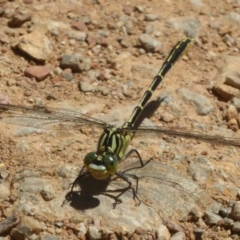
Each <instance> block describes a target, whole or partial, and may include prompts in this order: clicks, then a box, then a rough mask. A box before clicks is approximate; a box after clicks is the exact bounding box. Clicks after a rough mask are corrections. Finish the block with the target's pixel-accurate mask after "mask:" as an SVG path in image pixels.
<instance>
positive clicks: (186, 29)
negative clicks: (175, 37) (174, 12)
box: [167, 17, 201, 38]
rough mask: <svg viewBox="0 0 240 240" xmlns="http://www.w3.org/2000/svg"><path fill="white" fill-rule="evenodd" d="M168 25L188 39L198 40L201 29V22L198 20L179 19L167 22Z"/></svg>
mask: <svg viewBox="0 0 240 240" xmlns="http://www.w3.org/2000/svg"><path fill="white" fill-rule="evenodd" d="M167 24H169V25H170V26H172V27H173V28H175V29H176V30H178V31H181V32H183V33H184V34H186V35H187V36H188V37H191V38H197V37H198V32H199V30H200V27H201V22H200V20H199V19H198V18H193V17H177V18H171V19H169V20H167Z"/></svg>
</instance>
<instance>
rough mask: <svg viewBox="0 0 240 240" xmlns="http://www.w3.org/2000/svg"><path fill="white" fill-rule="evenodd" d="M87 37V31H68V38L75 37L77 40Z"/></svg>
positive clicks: (83, 39)
mask: <svg viewBox="0 0 240 240" xmlns="http://www.w3.org/2000/svg"><path fill="white" fill-rule="evenodd" d="M86 37H87V34H86V33H85V32H79V31H69V32H68V38H69V39H75V40H77V41H81V42H83V41H85V40H86Z"/></svg>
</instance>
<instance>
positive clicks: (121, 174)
mask: <svg viewBox="0 0 240 240" xmlns="http://www.w3.org/2000/svg"><path fill="white" fill-rule="evenodd" d="M116 175H117V176H118V177H120V178H121V179H123V180H124V181H126V182H127V183H128V187H126V188H124V189H123V191H122V192H121V193H120V194H119V195H118V196H117V197H116V202H115V203H114V204H113V208H115V207H116V205H117V204H118V203H119V202H120V201H119V200H118V198H119V197H120V196H121V195H123V194H124V193H125V192H126V191H127V190H128V189H130V188H132V182H131V180H130V179H128V178H127V176H130V177H133V178H135V179H136V181H137V186H136V190H135V189H134V188H132V190H133V199H135V198H137V200H138V201H139V203H138V205H140V204H141V200H140V199H139V198H138V196H137V192H136V191H138V177H137V176H136V175H134V174H125V173H123V172H116Z"/></svg>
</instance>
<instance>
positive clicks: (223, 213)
mask: <svg viewBox="0 0 240 240" xmlns="http://www.w3.org/2000/svg"><path fill="white" fill-rule="evenodd" d="M231 211H232V208H230V207H228V208H227V207H225V208H221V209H220V211H219V215H220V216H221V217H224V218H225V217H228V216H229V215H230V213H231Z"/></svg>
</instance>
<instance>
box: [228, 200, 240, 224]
mask: <svg viewBox="0 0 240 240" xmlns="http://www.w3.org/2000/svg"><path fill="white" fill-rule="evenodd" d="M230 216H231V218H232V219H234V220H237V221H240V201H236V202H235V203H234V205H233V207H232V211H231V214H230Z"/></svg>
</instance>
